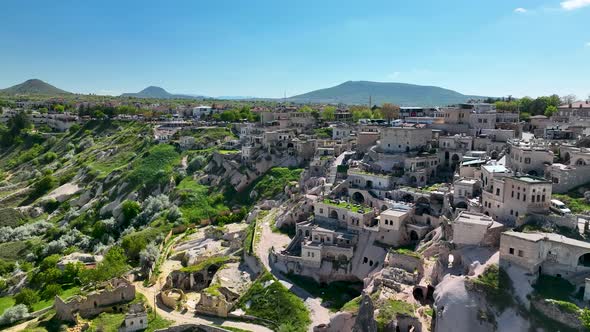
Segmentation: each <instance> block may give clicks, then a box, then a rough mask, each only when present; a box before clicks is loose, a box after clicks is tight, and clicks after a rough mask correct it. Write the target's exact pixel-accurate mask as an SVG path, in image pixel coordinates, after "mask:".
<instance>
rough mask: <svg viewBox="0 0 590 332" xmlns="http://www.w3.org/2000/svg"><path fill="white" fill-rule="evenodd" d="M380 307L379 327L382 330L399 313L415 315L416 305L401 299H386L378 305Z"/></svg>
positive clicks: (378, 315)
mask: <svg viewBox="0 0 590 332" xmlns="http://www.w3.org/2000/svg"><path fill="white" fill-rule="evenodd" d="M376 307H377V308H379V313H378V314H377V318H376V320H377V327H378V328H379V330H380V331H382V330H384V329H385V326H387V324H389V322H391V321H392V320H394V319H395V318H396V317H397V316H398V315H404V316H410V317H415V313H414V312H415V310H416V306H415V305H414V304H411V303H408V302H406V301H401V300H394V299H390V300H385V301H383V302H382V303H380V304H379V305H377V306H376Z"/></svg>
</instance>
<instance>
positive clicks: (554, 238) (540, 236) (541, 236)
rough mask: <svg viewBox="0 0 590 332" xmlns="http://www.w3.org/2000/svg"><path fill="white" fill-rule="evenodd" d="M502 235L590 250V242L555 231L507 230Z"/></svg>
mask: <svg viewBox="0 0 590 332" xmlns="http://www.w3.org/2000/svg"><path fill="white" fill-rule="evenodd" d="M502 236H511V237H515V238H519V239H523V240H526V241H531V242H538V241H541V240H545V241H551V242H557V243H563V244H567V245H570V246H574V247H579V248H585V249H589V250H590V243H588V242H584V241H579V240H575V239H572V238H569V237H566V236H563V235H559V234H555V233H542V232H536V233H522V232H515V231H507V232H504V233H502Z"/></svg>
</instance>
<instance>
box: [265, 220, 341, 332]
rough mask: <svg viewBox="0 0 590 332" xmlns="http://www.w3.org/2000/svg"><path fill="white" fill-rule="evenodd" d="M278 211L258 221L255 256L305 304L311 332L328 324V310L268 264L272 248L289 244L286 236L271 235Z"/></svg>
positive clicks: (279, 249)
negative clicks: (258, 232) (259, 231)
mask: <svg viewBox="0 0 590 332" xmlns="http://www.w3.org/2000/svg"><path fill="white" fill-rule="evenodd" d="M278 211H279V210H278V209H272V210H271V211H270V212H269V213H268V214H267V215H266V216H265V217H264V218H263V219H262V220H260V221H258V222H259V223H260V226H259V227H260V230H261V234H260V240H259V241H258V243H255V246H256V247H255V251H256V255H257V256H258V257H259V258H260V260H261V261H262V264H264V266H265V267H266V269H267V270H268V271H270V273H272V274H273V275H274V276H275V278H277V279H278V280H279V281H280V282H281V283H282V284H283V285H284V286H285V287H287V288H288V289H289V290H290V291H291V292H292V293H293V294H295V295H297V296H298V297H300V298H301V299H302V300H303V302H305V305H306V306H307V308H308V309H309V311H310V318H311V324H310V326H309V331H313V327H314V326H317V325H320V324H327V323H329V322H330V310H329V309H328V308H325V307H323V306H322V299H320V298H317V297H313V295H311V294H309V293H308V292H307V291H306V290H305V289H303V288H301V287H299V286H297V285H295V284H293V283H291V282H290V281H289V280H287V279H286V278H285V277H284V276H283V274H282V273H281V272H279V271H277V270H273V269H272V267H271V266H270V263H269V259H268V253H269V251H270V249H271V248H272V247H274V248H275V250H276V251H281V250H282V249H283V248H285V247H287V245H288V244H289V242H291V240H290V239H289V237H288V236H287V235H284V234H280V233H273V231H272V228H271V223H273V222H274V220H275V216H276V214H277V213H278Z"/></svg>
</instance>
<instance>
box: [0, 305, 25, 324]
mask: <svg viewBox="0 0 590 332" xmlns="http://www.w3.org/2000/svg"><path fill="white" fill-rule="evenodd" d="M27 317H29V309H28V308H27V306H26V305H24V304H17V305H15V306H14V307H11V308H8V309H6V310H5V311H4V313H3V314H2V316H0V325H10V324H12V323H14V322H18V321H19V320H22V319H25V318H27Z"/></svg>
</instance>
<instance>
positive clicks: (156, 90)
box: [121, 85, 205, 99]
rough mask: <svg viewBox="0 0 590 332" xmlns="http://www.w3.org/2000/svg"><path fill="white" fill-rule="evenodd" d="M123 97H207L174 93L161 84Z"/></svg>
mask: <svg viewBox="0 0 590 332" xmlns="http://www.w3.org/2000/svg"><path fill="white" fill-rule="evenodd" d="M121 96H123V97H135V98H154V99H201V98H205V97H201V96H190V95H183V94H172V93H170V92H168V91H166V90H165V89H164V88H161V87H159V86H155V85H150V86H148V87H147V88H145V89H143V90H141V91H139V92H137V93H124V94H122V95H121Z"/></svg>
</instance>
